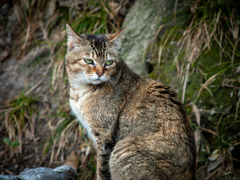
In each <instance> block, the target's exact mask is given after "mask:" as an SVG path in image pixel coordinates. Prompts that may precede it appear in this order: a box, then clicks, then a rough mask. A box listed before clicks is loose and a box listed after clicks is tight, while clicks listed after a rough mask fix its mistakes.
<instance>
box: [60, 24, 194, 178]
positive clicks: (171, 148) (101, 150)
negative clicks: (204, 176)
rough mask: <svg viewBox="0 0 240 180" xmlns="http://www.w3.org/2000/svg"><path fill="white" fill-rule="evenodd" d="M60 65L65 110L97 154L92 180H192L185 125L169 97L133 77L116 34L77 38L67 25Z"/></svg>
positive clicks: (168, 92)
mask: <svg viewBox="0 0 240 180" xmlns="http://www.w3.org/2000/svg"><path fill="white" fill-rule="evenodd" d="M66 29H67V38H68V40H67V46H68V49H67V53H66V56H65V65H66V71H67V75H68V81H69V85H70V100H69V103H70V106H71V109H72V111H73V113H74V114H75V115H76V117H77V118H78V120H79V121H80V122H81V124H82V126H83V127H84V128H85V129H86V131H87V134H88V136H89V137H90V139H91V140H92V142H93V144H94V146H95V147H96V150H97V172H96V173H97V179H98V180H102V179H113V180H129V179H180V178H181V179H184V180H187V179H195V161H196V150H195V142H194V136H193V130H192V128H191V125H190V122H189V119H188V117H187V115H186V112H185V110H184V108H183V105H182V104H181V102H180V101H179V100H178V99H177V98H176V95H175V93H174V92H172V91H171V90H169V88H168V87H166V86H164V85H163V84H161V83H160V82H157V81H154V80H151V79H148V78H145V77H142V76H140V75H137V74H135V73H134V72H133V71H132V70H130V69H129V67H128V66H127V65H126V64H125V62H124V61H123V60H122V59H121V57H120V55H119V48H120V46H121V41H120V38H119V37H120V34H121V33H122V30H121V31H119V32H116V33H114V34H98V35H93V34H77V33H76V32H75V31H74V30H73V29H72V28H71V27H70V26H69V25H66Z"/></svg>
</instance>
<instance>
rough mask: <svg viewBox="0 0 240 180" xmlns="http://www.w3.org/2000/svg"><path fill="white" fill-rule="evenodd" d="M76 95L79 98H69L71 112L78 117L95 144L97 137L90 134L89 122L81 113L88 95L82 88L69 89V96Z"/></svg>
mask: <svg viewBox="0 0 240 180" xmlns="http://www.w3.org/2000/svg"><path fill="white" fill-rule="evenodd" d="M76 95H77V96H78V97H79V99H78V100H77V101H76V100H75V99H71V98H70V100H69V103H70V106H71V109H72V112H73V113H74V115H75V116H76V117H77V118H78V120H79V121H80V123H81V125H82V126H83V128H85V129H86V131H87V134H88V136H89V138H91V140H92V141H93V143H94V145H95V146H96V140H97V139H96V137H95V136H94V135H93V134H92V129H91V127H90V126H89V123H88V122H87V119H86V118H85V117H84V113H83V106H84V102H85V101H86V98H87V96H88V93H87V90H84V88H83V89H82V90H77V91H76V90H74V91H73V90H70V96H76Z"/></svg>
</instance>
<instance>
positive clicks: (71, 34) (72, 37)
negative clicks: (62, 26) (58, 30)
mask: <svg viewBox="0 0 240 180" xmlns="http://www.w3.org/2000/svg"><path fill="white" fill-rule="evenodd" d="M66 29H67V46H68V51H71V50H73V49H74V48H75V47H80V46H81V44H82V42H83V39H82V38H81V37H80V36H79V35H78V34H77V33H76V32H75V31H74V30H73V29H72V28H71V26H69V25H68V24H66Z"/></svg>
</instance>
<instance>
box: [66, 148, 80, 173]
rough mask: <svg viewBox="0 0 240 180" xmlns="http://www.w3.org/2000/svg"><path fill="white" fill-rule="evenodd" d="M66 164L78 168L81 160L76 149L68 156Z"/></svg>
mask: <svg viewBox="0 0 240 180" xmlns="http://www.w3.org/2000/svg"><path fill="white" fill-rule="evenodd" d="M64 165H69V166H72V167H74V168H75V169H78V165H79V161H78V157H77V155H76V153H75V152H74V151H72V152H71V154H70V155H69V156H68V157H67V159H66V161H65V163H64Z"/></svg>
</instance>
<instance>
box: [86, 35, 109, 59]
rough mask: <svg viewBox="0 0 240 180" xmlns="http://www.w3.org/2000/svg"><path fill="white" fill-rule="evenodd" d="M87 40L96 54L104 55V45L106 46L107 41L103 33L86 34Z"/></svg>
mask: <svg viewBox="0 0 240 180" xmlns="http://www.w3.org/2000/svg"><path fill="white" fill-rule="evenodd" d="M87 40H88V41H89V42H90V45H91V47H92V48H93V50H94V51H95V52H96V54H97V56H98V57H99V56H101V57H104V55H105V51H106V47H107V41H108V39H107V38H106V36H105V35H94V34H88V35H87Z"/></svg>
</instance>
